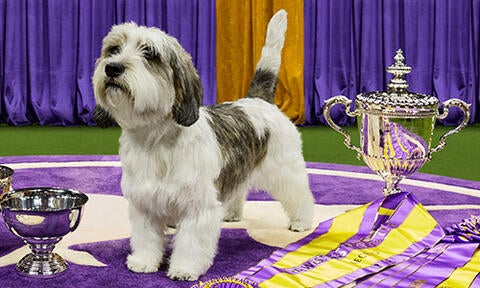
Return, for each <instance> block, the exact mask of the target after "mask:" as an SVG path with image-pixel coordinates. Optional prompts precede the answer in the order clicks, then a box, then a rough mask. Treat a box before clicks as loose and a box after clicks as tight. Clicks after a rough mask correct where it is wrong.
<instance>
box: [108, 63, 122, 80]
mask: <svg viewBox="0 0 480 288" xmlns="http://www.w3.org/2000/svg"><path fill="white" fill-rule="evenodd" d="M124 71H125V66H124V65H123V64H122V63H119V62H113V63H110V64H107V65H106V66H105V74H107V76H108V77H111V78H115V77H118V76H120V75H122V74H123V72H124Z"/></svg>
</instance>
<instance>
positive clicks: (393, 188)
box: [381, 175, 403, 196]
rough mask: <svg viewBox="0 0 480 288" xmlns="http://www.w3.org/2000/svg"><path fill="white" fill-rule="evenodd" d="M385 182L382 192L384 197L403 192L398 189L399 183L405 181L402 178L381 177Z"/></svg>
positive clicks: (392, 176)
mask: <svg viewBox="0 0 480 288" xmlns="http://www.w3.org/2000/svg"><path fill="white" fill-rule="evenodd" d="M381 176H382V177H383V179H384V180H385V187H384V188H383V190H382V192H383V195H385V196H388V195H391V194H395V193H400V192H402V190H401V189H400V188H399V187H398V183H400V180H402V179H403V177H401V176H395V175H381Z"/></svg>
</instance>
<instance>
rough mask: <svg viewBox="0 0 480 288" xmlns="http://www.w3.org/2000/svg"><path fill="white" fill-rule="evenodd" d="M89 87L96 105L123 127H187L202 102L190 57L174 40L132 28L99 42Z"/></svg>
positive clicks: (120, 28)
mask: <svg viewBox="0 0 480 288" xmlns="http://www.w3.org/2000/svg"><path fill="white" fill-rule="evenodd" d="M93 86H94V92H95V99H96V101H97V104H98V105H100V106H101V107H102V108H103V109H105V110H106V111H107V112H108V113H110V114H111V115H112V116H113V118H115V120H116V121H117V122H118V124H119V125H120V126H121V127H124V128H135V127H141V126H145V125H148V123H151V122H152V121H153V120H168V119H173V120H174V121H175V122H177V123H178V124H180V125H183V126H190V125H192V124H193V123H195V121H196V120H197V119H198V117H199V106H200V104H201V101H202V97H203V90H202V84H201V82H200V78H199V76H198V73H197V71H196V70H195V67H194V66H193V63H192V61H191V56H190V55H189V54H188V53H187V52H186V51H185V50H184V49H183V48H182V47H181V45H180V44H179V43H178V41H177V40H176V39H175V38H173V37H171V36H169V35H167V34H166V33H164V32H163V31H161V30H159V29H157V28H147V27H144V26H137V25H136V24H134V23H126V24H122V25H117V26H114V27H113V28H112V30H111V31H110V32H109V33H108V35H107V36H106V37H105V38H104V39H103V47H102V53H101V56H100V58H99V59H98V60H97V62H96V66H95V72H94V75H93Z"/></svg>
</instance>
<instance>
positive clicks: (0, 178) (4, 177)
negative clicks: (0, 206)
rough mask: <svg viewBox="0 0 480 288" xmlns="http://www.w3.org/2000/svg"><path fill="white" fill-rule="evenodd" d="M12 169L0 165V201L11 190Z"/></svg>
mask: <svg viewBox="0 0 480 288" xmlns="http://www.w3.org/2000/svg"><path fill="white" fill-rule="evenodd" d="M12 177H13V169H12V168H10V167H7V166H3V165H0V199H1V197H2V196H3V195H4V194H5V193H7V192H8V191H10V190H11V189H12Z"/></svg>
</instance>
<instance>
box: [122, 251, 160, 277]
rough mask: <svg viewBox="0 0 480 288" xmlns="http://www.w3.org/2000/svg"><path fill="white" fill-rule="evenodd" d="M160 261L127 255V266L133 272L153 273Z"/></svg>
mask: <svg viewBox="0 0 480 288" xmlns="http://www.w3.org/2000/svg"><path fill="white" fill-rule="evenodd" d="M159 266H160V263H153V262H152V261H148V259H145V258H140V257H136V256H134V255H128V257H127V267H128V269H129V270H130V271H132V272H135V273H154V272H157V271H158V267H159Z"/></svg>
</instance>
